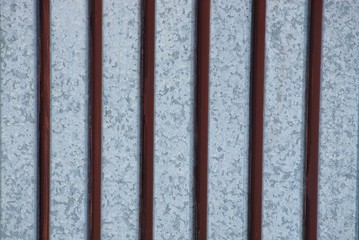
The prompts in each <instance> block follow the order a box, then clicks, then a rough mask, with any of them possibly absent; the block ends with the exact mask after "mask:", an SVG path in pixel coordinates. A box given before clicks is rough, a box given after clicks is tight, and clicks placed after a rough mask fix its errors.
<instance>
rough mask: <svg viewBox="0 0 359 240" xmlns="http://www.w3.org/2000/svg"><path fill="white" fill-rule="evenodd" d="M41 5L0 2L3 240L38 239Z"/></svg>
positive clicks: (0, 212)
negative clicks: (38, 23)
mask: <svg viewBox="0 0 359 240" xmlns="http://www.w3.org/2000/svg"><path fill="white" fill-rule="evenodd" d="M35 3H36V1H29V0H18V1H5V0H1V1H0V103H1V108H0V117H1V118H0V133H1V136H0V142H1V145H0V164H1V165H0V166H1V167H0V182H1V187H0V193H1V195H0V202H1V208H0V216H1V219H0V226H1V227H0V239H3V240H6V239H9V240H10V239H35V238H36V227H37V225H36V216H37V214H36V209H37V208H36V203H37V189H36V180H37V176H36V174H37V170H36V169H37V134H36V129H37V111H36V110H37V101H36V100H37V88H36V86H37V84H36V82H37V57H36V55H37V42H36V29H37V27H36V5H35Z"/></svg>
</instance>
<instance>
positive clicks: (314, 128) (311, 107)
mask: <svg viewBox="0 0 359 240" xmlns="http://www.w3.org/2000/svg"><path fill="white" fill-rule="evenodd" d="M322 12H323V0H311V1H310V33H309V34H310V35H309V41H310V42H309V62H308V64H309V65H308V81H307V106H306V107H307V109H306V115H307V116H306V117H307V119H306V120H307V123H306V164H305V166H306V173H305V180H306V192H305V203H304V204H305V206H304V221H305V224H304V225H305V239H307V240H315V239H317V224H318V162H319V160H318V155H319V153H318V152H319V109H320V65H321V49H322V15H323V13H322Z"/></svg>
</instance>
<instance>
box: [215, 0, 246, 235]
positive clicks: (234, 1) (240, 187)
mask: <svg viewBox="0 0 359 240" xmlns="http://www.w3.org/2000/svg"><path fill="white" fill-rule="evenodd" d="M251 4H252V3H251V0H246V1H238V0H230V1H228V0H212V1H211V45H210V48H211V50H210V56H211V58H210V97H209V103H210V111H209V145H208V161H209V168H208V239H213V240H214V239H246V234H247V229H248V228H247V210H248V208H247V203H248V197H247V195H248V133H249V129H248V127H249V126H248V124H249V85H250V84H249V83H250V55H251V41H250V40H251V8H252V6H251Z"/></svg>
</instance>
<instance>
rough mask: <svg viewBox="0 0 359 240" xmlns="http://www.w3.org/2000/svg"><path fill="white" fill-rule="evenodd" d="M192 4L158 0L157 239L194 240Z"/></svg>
mask: <svg viewBox="0 0 359 240" xmlns="http://www.w3.org/2000/svg"><path fill="white" fill-rule="evenodd" d="M194 28H195V1H194V0H179V1H170V0H157V1H156V51H155V55H156V62H155V63H156V69H155V94H156V95H155V173H154V177H155V184H154V203H155V208H154V238H155V239H191V237H192V210H193V201H192V197H193V186H192V185H193V184H192V182H193V149H194V147H193V108H194V102H193V101H194V98H193V91H194V63H195V60H194V56H195V55H194V51H195V48H194V43H195V38H194Z"/></svg>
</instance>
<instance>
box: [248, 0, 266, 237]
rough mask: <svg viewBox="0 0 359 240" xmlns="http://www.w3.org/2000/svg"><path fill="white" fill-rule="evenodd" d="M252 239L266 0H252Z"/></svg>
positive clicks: (258, 222) (258, 203) (258, 189)
mask: <svg viewBox="0 0 359 240" xmlns="http://www.w3.org/2000/svg"><path fill="white" fill-rule="evenodd" d="M252 14H253V17H252V21H253V22H252V27H253V29H252V34H253V35H252V73H251V74H252V84H251V123H250V124H251V135H250V138H251V144H250V151H249V154H250V174H249V216H248V217H249V238H250V239H251V240H260V239H261V238H262V166H263V105H264V59H265V24H266V22H265V20H266V1H265V0H254V1H253V13H252Z"/></svg>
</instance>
